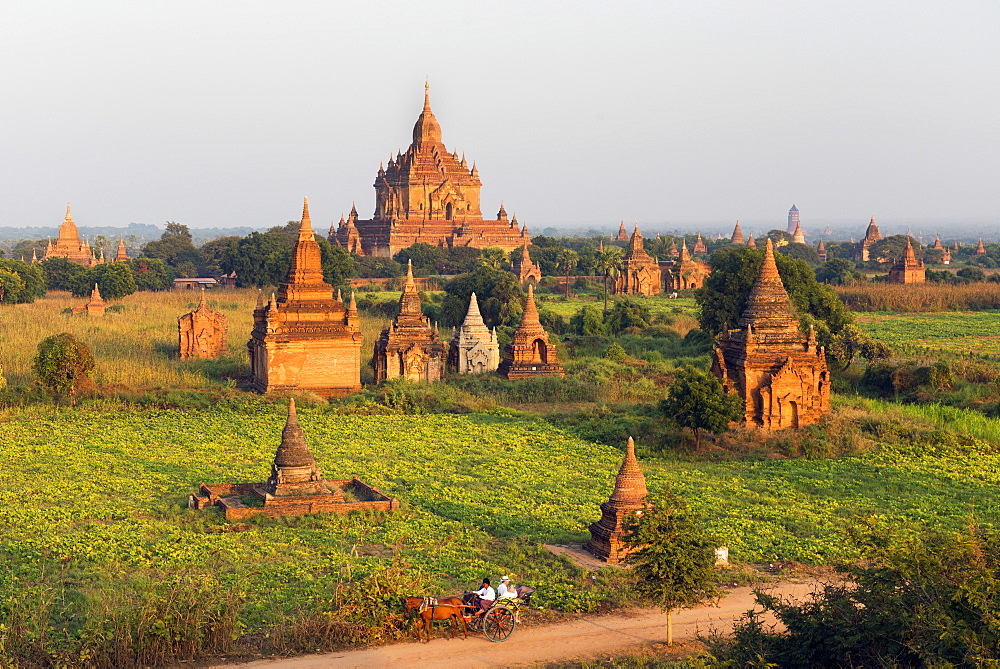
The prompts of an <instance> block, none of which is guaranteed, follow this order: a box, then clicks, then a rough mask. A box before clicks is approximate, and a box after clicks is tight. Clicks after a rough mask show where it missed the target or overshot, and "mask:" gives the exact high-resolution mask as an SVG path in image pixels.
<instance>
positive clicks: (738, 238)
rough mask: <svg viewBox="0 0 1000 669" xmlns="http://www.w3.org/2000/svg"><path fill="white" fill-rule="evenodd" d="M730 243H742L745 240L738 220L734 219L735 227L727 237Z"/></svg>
mask: <svg viewBox="0 0 1000 669" xmlns="http://www.w3.org/2000/svg"><path fill="white" fill-rule="evenodd" d="M729 242H730V243H731V244H739V245H741V246H742V245H743V244H744V243H745V242H746V240H744V239H743V231H742V230H740V222H739V221H736V227H735V228H733V235H732V237H730V238H729Z"/></svg>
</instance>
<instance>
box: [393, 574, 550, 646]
mask: <svg viewBox="0 0 1000 669" xmlns="http://www.w3.org/2000/svg"><path fill="white" fill-rule="evenodd" d="M533 592H535V589H534V588H532V587H529V586H526V585H522V586H519V587H518V588H517V597H516V598H509V597H503V598H500V599H496V600H494V601H493V603H492V604H491V605H490V607H489V608H488V609H486V610H485V611H483V610H481V609H480V606H479V604H478V603H477V602H476V601H475V595H474V594H473V593H466V595H465V597H462V598H461V599H459V598H458V597H446V598H443V599H432V598H430V597H409V598H407V599H406V600H405V601H404V610H405V611H406V612H407V613H415V614H416V615H417V617H418V619H417V623H418V624H417V639H418V640H419V639H420V631H421V629H423V630H425V631H426V632H427V640H428V641H430V632H431V621H436V620H441V621H444V620H448V621H450V622H451V623H452V637H453V638H454V636H455V631H456V628H457V627H458V626H459V623H460V624H461V627H462V628H463V632H464V631H465V629H466V628H467V629H471V630H472V631H473V632H482V633H483V636H485V637H486V638H487V639H489V640H490V641H494V642H497V643H499V642H501V641H506V640H507V639H508V638H509V637H510V635H511V634H513V633H514V628H515V627H517V624H518V623H519V622H520V610H521V606H522V605H525V604H529V603H530V602H531V595H532V593H533Z"/></svg>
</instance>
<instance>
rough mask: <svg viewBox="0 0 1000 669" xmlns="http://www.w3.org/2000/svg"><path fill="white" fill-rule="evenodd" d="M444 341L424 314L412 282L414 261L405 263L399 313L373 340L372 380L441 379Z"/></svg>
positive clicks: (442, 376) (442, 375)
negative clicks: (373, 375) (404, 282)
mask: <svg viewBox="0 0 1000 669" xmlns="http://www.w3.org/2000/svg"><path fill="white" fill-rule="evenodd" d="M446 362H447V356H446V355H445V349H444V343H443V342H442V341H441V335H440V334H439V333H438V331H437V328H436V327H431V322H430V319H429V318H427V317H426V316H424V314H423V310H422V309H421V307H420V293H418V292H417V286H416V283H415V282H414V281H413V261H412V260H411V261H409V262H408V263H407V266H406V285H405V286H404V287H403V294H402V295H401V296H400V298H399V315H398V316H396V318H395V320H393V321H392V323H390V324H389V327H387V328H385V329H384V330H382V334H381V335H380V336H379V338H378V341H376V342H375V355H374V356H373V358H372V364H373V366H374V367H375V381H376V382H380V381H387V380H389V379H395V378H398V377H401V376H402V377H405V378H407V379H409V380H410V381H429V382H433V381H440V380H441V379H442V378H444V371H445V363H446Z"/></svg>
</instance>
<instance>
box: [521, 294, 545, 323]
mask: <svg viewBox="0 0 1000 669" xmlns="http://www.w3.org/2000/svg"><path fill="white" fill-rule="evenodd" d="M525 325H537V326H538V327H541V326H542V322H541V321H540V320H539V319H538V307H536V306H535V287H534V286H533V285H532V284H530V283H529V284H528V298H527V299H526V300H525V301H524V313H523V314H522V315H521V327H522V328H523V327H524V326H525Z"/></svg>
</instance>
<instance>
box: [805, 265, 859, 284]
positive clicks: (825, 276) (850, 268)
mask: <svg viewBox="0 0 1000 669" xmlns="http://www.w3.org/2000/svg"><path fill="white" fill-rule="evenodd" d="M816 280H817V281H820V282H822V283H828V284H830V285H833V286H850V285H853V284H855V283H863V282H864V281H865V275H864V274H862V273H861V272H858V271H857V270H855V268H854V263H853V262H851V261H850V260H848V259H846V258H831V259H830V260H827V261H826V262H825V263H823V264H822V265H820V266H819V268H818V269H817V270H816Z"/></svg>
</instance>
